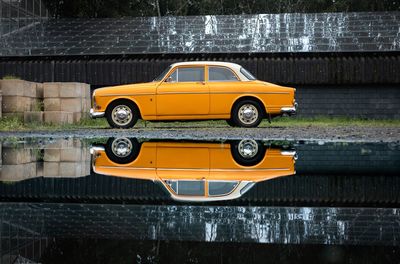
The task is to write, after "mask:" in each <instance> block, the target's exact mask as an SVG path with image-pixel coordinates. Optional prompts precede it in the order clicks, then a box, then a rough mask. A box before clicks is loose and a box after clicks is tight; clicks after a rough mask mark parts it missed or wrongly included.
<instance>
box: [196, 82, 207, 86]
mask: <svg viewBox="0 0 400 264" xmlns="http://www.w3.org/2000/svg"><path fill="white" fill-rule="evenodd" d="M198 83H199V84H201V85H205V84H206V82H198Z"/></svg>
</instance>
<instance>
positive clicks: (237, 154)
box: [231, 139, 265, 166]
mask: <svg viewBox="0 0 400 264" xmlns="http://www.w3.org/2000/svg"><path fill="white" fill-rule="evenodd" d="M231 152H232V157H233V159H234V160H235V161H236V162H237V163H238V164H240V165H242V166H254V165H257V164H258V163H260V162H261V161H262V159H263V158H264V156H265V147H264V145H263V144H262V143H261V142H259V141H255V140H253V139H243V140H240V141H233V142H232V143H231Z"/></svg>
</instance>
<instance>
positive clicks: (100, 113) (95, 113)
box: [89, 108, 106, 118]
mask: <svg viewBox="0 0 400 264" xmlns="http://www.w3.org/2000/svg"><path fill="white" fill-rule="evenodd" d="M89 114H90V117H91V118H98V117H103V116H104V115H105V114H106V113H105V112H95V111H94V109H93V108H91V109H90V112H89Z"/></svg>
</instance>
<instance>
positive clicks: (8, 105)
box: [2, 96, 30, 113]
mask: <svg viewBox="0 0 400 264" xmlns="http://www.w3.org/2000/svg"><path fill="white" fill-rule="evenodd" d="M29 103H30V100H28V98H26V97H23V96H3V105H2V111H3V113H13V112H23V111H25V109H26V108H27V107H26V105H27V104H29Z"/></svg>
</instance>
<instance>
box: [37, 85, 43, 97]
mask: <svg viewBox="0 0 400 264" xmlns="http://www.w3.org/2000/svg"><path fill="white" fill-rule="evenodd" d="M36 98H39V99H43V83H36Z"/></svg>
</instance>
